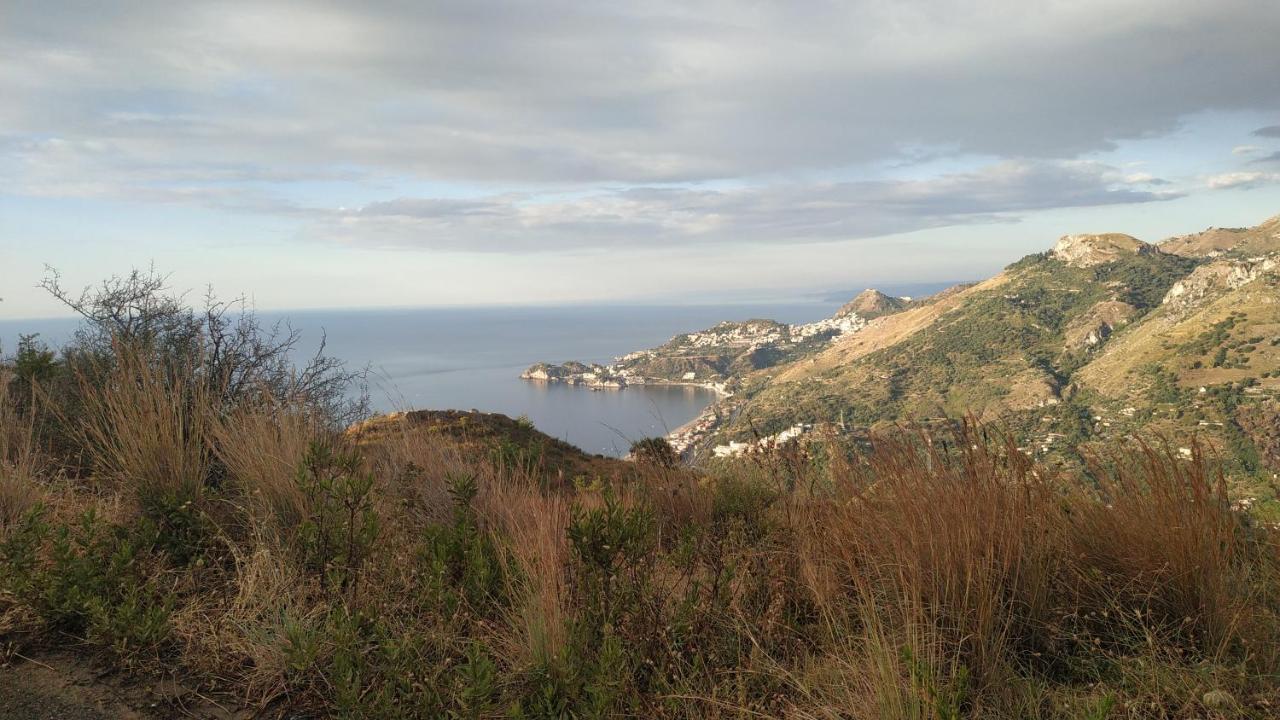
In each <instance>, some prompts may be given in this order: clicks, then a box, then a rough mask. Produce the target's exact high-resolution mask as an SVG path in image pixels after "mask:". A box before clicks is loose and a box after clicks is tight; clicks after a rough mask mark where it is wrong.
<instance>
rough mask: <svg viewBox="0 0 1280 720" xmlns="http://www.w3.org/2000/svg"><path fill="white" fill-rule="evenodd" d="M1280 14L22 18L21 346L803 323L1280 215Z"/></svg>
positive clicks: (1060, 2) (1142, 10) (465, 3)
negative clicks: (652, 315) (677, 312)
mask: <svg viewBox="0 0 1280 720" xmlns="http://www.w3.org/2000/svg"><path fill="white" fill-rule="evenodd" d="M1277 37H1280V3H1276V2H1272V1H1271V0H1216V1H1215V2H1203V1H1201V0H1159V1H1154V0H1007V1H1002V2H993V1H990V0H928V1H927V2H921V1H918V0H849V1H847V2H834V1H830V0H823V1H816V0H779V1H777V2H770V1H767V0H737V1H735V2H728V1H708V0H679V1H677V2H665V1H664V0H645V1H644V2H631V1H628V0H616V1H614V2H608V3H596V2H581V1H579V2H561V1H559V0H535V1H531V2H514V1H512V2H495V1H491V0H457V1H455V0H435V1H433V2H407V1H406V2H387V1H384V0H365V1H363V2H359V3H351V2H334V3H328V2H320V1H313V2H306V3H301V2H297V3H295V2H279V1H277V0H253V1H252V2H191V3H174V2H171V1H169V0H165V1H163V2H158V1H157V2H152V1H150V0H133V1H131V2H125V3H102V2H81V3H73V2H62V1H60V0H36V1H34V2H28V1H26V0H2V1H0V298H3V302H0V318H26V317H49V316H56V315H59V314H63V313H64V310H63V309H62V308H60V307H59V306H58V304H57V303H56V302H54V301H53V300H52V299H51V298H49V297H48V296H47V295H46V294H45V293H44V292H43V291H42V290H39V289H38V288H37V287H36V285H37V283H39V281H40V280H41V278H42V277H44V276H45V274H46V272H47V270H46V268H48V267H52V268H56V269H57V270H58V271H59V272H60V273H61V274H62V276H63V278H64V280H65V282H66V283H67V284H68V285H72V286H80V285H87V284H90V283H93V282H96V281H98V280H101V279H103V278H105V277H107V276H110V275H113V274H124V273H127V272H129V270H130V269H132V268H135V267H148V266H152V265H154V267H155V268H156V269H157V270H159V271H161V272H163V273H168V274H170V276H171V277H170V282H171V284H172V285H173V286H174V287H175V288H177V289H186V288H203V287H205V286H207V285H211V286H213V287H214V288H215V289H216V290H217V291H218V292H219V293H220V294H222V295H224V296H238V295H245V296H247V297H248V298H249V299H250V300H251V301H252V302H253V303H254V304H255V305H256V306H257V307H259V308H261V309H267V310H271V309H294V308H337V307H344V308H349V307H380V306H451V305H513V304H556V303H577V302H598V303H632V302H662V303H680V302H732V301H763V300H774V299H776V300H779V301H782V300H786V299H796V298H802V297H808V296H813V295H814V294H816V293H822V292H825V291H829V290H832V289H843V288H849V289H852V290H857V289H860V288H862V287H866V286H869V285H894V284H906V283H930V282H942V281H951V280H957V281H958V280H972V279H979V278H982V277H986V276H989V275H991V274H993V273H994V272H996V271H998V270H999V269H1000V268H1001V267H1003V266H1004V265H1006V264H1008V263H1009V262H1012V261H1013V260H1016V259H1017V258H1018V257H1021V256H1022V255H1025V254H1027V253H1030V252H1036V251H1040V250H1044V249H1047V248H1048V247H1050V246H1051V245H1052V244H1053V242H1054V241H1055V239H1056V238H1057V237H1058V236H1060V235H1063V234H1067V233H1077V232H1111V231H1115V232H1127V233H1130V234H1133V235H1135V236H1138V237H1140V238H1143V239H1146V240H1151V241H1155V240H1159V239H1162V238H1164V237H1168V236H1171V235H1176V234H1182V233H1187V232H1194V231H1198V230H1202V229H1205V228H1206V227H1209V226H1219V227H1232V226H1247V225H1254V224H1257V223H1259V222H1261V221H1263V220H1265V219H1266V218H1268V217H1271V216H1273V215H1277V214H1280V42H1276V38H1277Z"/></svg>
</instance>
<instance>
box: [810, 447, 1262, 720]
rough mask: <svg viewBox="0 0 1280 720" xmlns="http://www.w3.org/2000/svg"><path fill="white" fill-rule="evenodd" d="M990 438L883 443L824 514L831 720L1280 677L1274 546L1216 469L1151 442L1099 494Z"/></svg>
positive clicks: (850, 474)
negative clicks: (1244, 670) (1179, 668)
mask: <svg viewBox="0 0 1280 720" xmlns="http://www.w3.org/2000/svg"><path fill="white" fill-rule="evenodd" d="M981 434H982V431H980V430H978V429H976V428H973V427H968V428H966V429H963V430H961V431H960V434H959V436H957V437H953V438H947V439H946V441H945V444H944V442H943V441H942V440H939V441H931V439H930V438H928V437H926V436H923V435H914V436H908V437H903V436H901V435H899V436H895V437H893V438H889V439H881V441H880V442H878V443H877V445H876V447H875V449H874V450H873V451H872V452H871V453H869V454H868V455H866V456H865V457H864V459H863V461H862V462H861V463H858V464H854V465H850V466H848V467H847V468H846V469H845V471H844V472H843V473H842V474H841V476H840V477H838V478H836V480H835V491H834V493H833V495H832V497H831V498H830V500H829V501H825V502H818V503H811V504H809V505H807V506H806V509H805V512H804V513H802V518H803V519H802V521H801V524H800V526H799V527H798V536H797V537H798V540H797V545H796V551H797V552H798V553H799V555H800V558H801V562H802V564H803V567H804V569H803V572H802V576H803V577H804V578H805V579H806V584H807V585H808V587H809V589H810V591H811V593H812V594H813V596H814V598H815V600H816V602H817V603H818V605H819V607H821V608H822V616H823V623H824V626H825V627H826V634H827V636H828V642H829V643H830V645H829V647H828V650H827V652H828V653H829V654H828V656H827V657H826V659H825V661H824V662H823V663H820V664H821V665H822V666H823V672H824V673H825V674H824V675H823V677H825V678H826V679H827V682H828V685H827V692H825V693H819V696H821V699H820V700H819V699H814V700H813V704H812V705H811V706H810V710H812V711H813V712H814V713H815V714H817V715H819V716H830V717H836V716H846V714H845V711H847V709H848V707H851V706H859V705H860V704H862V706H863V707H864V711H855V712H853V713H852V714H853V715H854V716H858V717H907V718H926V717H939V716H950V717H959V716H960V715H949V714H948V713H959V712H961V711H962V710H963V712H964V713H965V714H964V716H965V717H970V716H972V717H984V716H990V717H1002V716H1003V715H1002V714H1001V713H1007V712H1010V710H1009V708H1011V707H1015V706H1017V705H1018V703H1020V702H1024V701H1025V700H1026V699H1025V698H1023V697H1020V695H1021V694H1022V693H1025V692H1027V691H1028V688H1029V687H1031V686H1030V685H1028V682H1029V681H1028V678H1041V679H1042V681H1043V682H1053V681H1056V682H1066V683H1087V682H1104V681H1107V680H1110V681H1111V682H1125V681H1124V680H1123V679H1122V678H1119V677H1113V678H1105V677H1103V676H1102V675H1101V674H1097V673H1102V672H1103V671H1102V668H1107V667H1110V668H1112V669H1113V670H1114V668H1116V667H1126V668H1138V669H1142V668H1146V669H1148V670H1149V669H1150V668H1152V667H1160V666H1162V663H1168V662H1169V661H1170V658H1178V659H1179V661H1186V660H1188V659H1190V658H1199V661H1200V662H1204V663H1207V665H1206V668H1207V667H1214V666H1217V665H1215V664H1219V665H1220V664H1224V663H1226V664H1229V663H1232V662H1240V661H1242V660H1243V661H1244V662H1245V663H1246V665H1248V667H1249V668H1250V669H1249V670H1248V672H1250V673H1274V672H1276V671H1277V669H1280V665H1277V658H1276V653H1275V652H1274V650H1273V649H1272V648H1273V647H1274V644H1275V643H1274V637H1275V636H1274V633H1275V628H1276V626H1277V625H1276V617H1275V614H1274V609H1275V607H1276V599H1275V592H1274V591H1273V590H1269V589H1268V588H1269V587H1271V583H1272V582H1273V581H1274V578H1275V575H1274V571H1275V569H1276V568H1277V567H1278V565H1277V563H1276V557H1275V552H1274V545H1273V544H1271V543H1270V542H1268V541H1260V538H1259V536H1258V532H1264V531H1259V530H1256V529H1250V528H1249V527H1248V524H1247V523H1246V522H1245V521H1244V520H1243V519H1242V518H1241V517H1240V516H1239V514H1237V513H1234V512H1233V511H1232V510H1231V509H1230V507H1229V503H1228V502H1227V497H1226V489H1225V486H1224V484H1223V483H1222V480H1221V478H1220V477H1215V476H1213V475H1212V473H1211V472H1210V471H1209V469H1208V466H1207V465H1206V463H1205V462H1204V459H1203V458H1201V457H1199V456H1197V457H1196V458H1195V459H1194V460H1192V461H1186V460H1183V459H1179V458H1177V457H1174V456H1172V455H1170V454H1168V453H1162V452H1158V451H1156V450H1154V449H1152V448H1150V447H1148V446H1139V447H1137V448H1135V449H1132V451H1129V450H1126V451H1123V452H1117V457H1115V458H1111V459H1109V460H1108V461H1107V462H1105V463H1104V462H1098V463H1094V471H1093V475H1094V477H1095V479H1096V483H1094V482H1080V479H1079V478H1078V477H1064V476H1056V475H1054V474H1051V473H1050V471H1048V470H1046V469H1045V468H1044V467H1042V466H1039V465H1036V464H1033V463H1032V462H1031V461H1029V460H1028V459H1027V458H1026V457H1025V456H1024V455H1023V454H1022V453H1021V452H1019V451H1018V450H1017V448H1016V447H1015V446H1014V444H1013V443H1012V442H1010V441H1008V440H1007V439H1005V440H997V441H994V442H993V441H992V440H991V439H990V438H983V437H979V435H981ZM1268 595H1269V596H1270V597H1265V596H1268ZM1250 648H1252V649H1250ZM1232 658H1234V660H1233V659H1232ZM1135 659H1136V660H1135ZM1091 673H1095V674H1091ZM1140 674H1141V673H1140ZM1210 675H1211V673H1210V674H1205V675H1203V676H1202V679H1201V682H1202V683H1203V682H1212V681H1208V680H1205V679H1204V678H1208V677H1210ZM1182 679H1183V680H1185V678H1182ZM1130 680H1131V681H1132V682H1134V683H1137V684H1141V683H1144V682H1147V683H1156V682H1161V680H1160V679H1159V678H1157V677H1155V676H1154V675H1151V674H1147V675H1144V676H1143V677H1137V676H1134V677H1133V678H1130ZM1163 682H1168V679H1167V678H1166V679H1164V680H1163ZM1033 685H1034V683H1033ZM1186 685H1187V686H1188V687H1193V686H1196V684H1195V683H1186ZM1201 691H1202V692H1203V691H1204V688H1202V689H1201ZM1188 692H1190V691H1188ZM1153 694H1154V695H1156V696H1157V697H1158V696H1159V691H1158V690H1157V691H1154V693H1153ZM1192 705H1194V703H1192ZM841 708H844V709H845V710H841ZM939 713H941V714H939ZM1158 714H1159V713H1157V715H1158Z"/></svg>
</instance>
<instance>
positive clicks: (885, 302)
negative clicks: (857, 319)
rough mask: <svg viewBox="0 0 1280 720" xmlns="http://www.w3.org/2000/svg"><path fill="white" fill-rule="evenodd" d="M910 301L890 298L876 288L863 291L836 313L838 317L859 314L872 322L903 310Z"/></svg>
mask: <svg viewBox="0 0 1280 720" xmlns="http://www.w3.org/2000/svg"><path fill="white" fill-rule="evenodd" d="M910 302H911V301H910V300H906V299H903V298H896V297H889V296H888V295H885V294H884V293H882V292H880V291H879V290H876V289H874V288H869V289H867V290H863V291H862V292H861V293H859V294H858V296H857V297H855V298H854V299H852V300H850V301H849V302H847V303H845V305H844V307H842V308H840V310H839V311H838V312H836V316H837V317H839V316H841V315H848V314H851V313H857V314H858V315H860V316H861V317H863V318H865V319H867V320H871V319H873V318H877V317H880V316H881V315H890V314H892V313H896V312H898V311H899V310H902V309H904V308H906V307H907V305H909V304H910Z"/></svg>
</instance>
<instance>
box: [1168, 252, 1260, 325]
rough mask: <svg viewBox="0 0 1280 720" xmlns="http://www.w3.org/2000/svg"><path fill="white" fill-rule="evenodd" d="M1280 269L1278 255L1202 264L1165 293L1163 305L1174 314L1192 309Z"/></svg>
mask: <svg viewBox="0 0 1280 720" xmlns="http://www.w3.org/2000/svg"><path fill="white" fill-rule="evenodd" d="M1278 268H1280V260H1277V256H1274V255H1273V256H1268V257H1261V258H1254V259H1251V260H1226V259H1223V260H1217V261H1214V262H1212V263H1209V264H1208V265H1202V266H1200V267H1198V268H1196V269H1195V270H1193V271H1192V272H1191V274H1190V275H1188V276H1187V277H1185V278H1183V279H1181V280H1179V281H1178V282H1176V283H1174V284H1173V287H1171V288H1169V292H1167V293H1165V296H1164V300H1163V301H1162V304H1164V305H1166V306H1168V307H1170V308H1171V309H1172V310H1173V311H1185V310H1190V309H1192V308H1194V307H1196V306H1198V305H1200V304H1201V303H1202V302H1204V301H1205V300H1206V299H1209V298H1212V297H1214V296H1216V295H1217V294H1218V293H1220V292H1225V291H1228V290H1235V289H1236V288H1238V287H1242V286H1244V285H1247V284H1249V283H1251V282H1253V281H1254V280H1257V279H1258V278H1259V277H1262V276H1263V275H1268V274H1273V273H1275V272H1277V269H1278Z"/></svg>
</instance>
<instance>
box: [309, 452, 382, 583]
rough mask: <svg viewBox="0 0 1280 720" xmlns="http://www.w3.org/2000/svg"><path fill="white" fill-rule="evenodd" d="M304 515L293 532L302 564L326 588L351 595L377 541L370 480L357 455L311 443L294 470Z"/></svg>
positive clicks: (376, 517)
mask: <svg viewBox="0 0 1280 720" xmlns="http://www.w3.org/2000/svg"><path fill="white" fill-rule="evenodd" d="M298 484H299V486H300V487H301V489H302V492H303V495H304V497H306V498H307V503H308V506H309V510H310V512H309V515H308V517H307V518H306V519H305V520H303V522H302V524H301V526H300V527H299V528H298V534H297V542H298V544H299V547H300V549H301V553H302V557H303V565H304V566H305V567H306V568H307V569H308V570H309V571H311V572H313V573H315V574H316V575H317V576H318V577H319V578H320V580H321V581H322V582H323V583H324V584H325V586H326V587H329V588H333V589H338V590H342V591H345V592H347V593H348V594H349V596H354V595H355V594H356V593H357V591H358V589H359V580H360V571H361V569H362V567H363V566H364V563H365V561H366V560H367V559H368V557H369V555H370V553H371V552H372V550H373V544H374V542H375V541H376V540H377V538H378V527H379V526H378V513H377V511H376V510H375V509H374V507H373V495H372V491H373V475H371V474H369V473H367V472H365V471H364V470H362V468H361V459H360V456H359V455H358V454H357V453H355V452H345V451H343V450H340V449H338V448H335V447H333V446H331V445H329V444H326V443H322V442H314V443H312V444H311V446H310V447H309V448H308V450H307V455H306V457H305V458H304V460H303V462H302V465H301V466H300V467H299V468H298Z"/></svg>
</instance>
